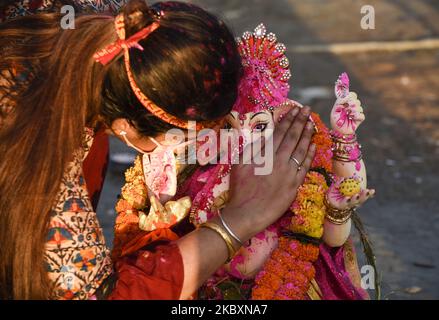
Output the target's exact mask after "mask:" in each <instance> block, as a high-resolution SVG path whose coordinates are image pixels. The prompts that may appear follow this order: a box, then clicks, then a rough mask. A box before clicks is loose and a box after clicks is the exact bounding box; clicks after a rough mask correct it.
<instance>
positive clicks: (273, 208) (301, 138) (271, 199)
mask: <svg viewBox="0 0 439 320" xmlns="http://www.w3.org/2000/svg"><path fill="white" fill-rule="evenodd" d="M310 112H311V110H310V108H309V107H305V108H303V109H302V110H300V109H299V108H294V109H293V110H292V111H291V112H289V113H288V114H287V115H286V116H285V117H283V118H282V120H281V121H280V123H279V124H278V125H277V126H276V128H275V130H274V133H273V135H272V139H273V148H272V150H273V152H272V155H270V154H268V155H267V154H264V152H266V151H267V150H268V148H267V145H268V143H269V142H268V141H266V142H265V144H264V146H263V149H264V148H265V150H262V154H264V157H265V160H266V161H273V166H272V168H273V170H272V172H271V173H270V174H268V175H255V168H257V167H258V166H257V165H254V164H238V165H234V166H233V169H232V173H231V178H230V179H231V180H230V202H229V203H228V205H227V206H226V208H225V209H224V211H223V216H224V217H225V219H227V221H228V222H229V223H230V225H231V226H232V227H233V228H234V229H235V230H236V233H237V234H239V235H240V237H241V239H242V240H243V241H246V240H248V239H250V238H251V237H252V236H253V235H255V234H257V233H258V232H260V231H262V230H264V229H265V228H267V227H268V226H269V225H271V224H272V223H274V222H275V221H276V220H278V219H279V218H280V217H281V216H282V215H283V214H284V213H285V212H286V211H287V210H288V207H289V205H290V204H291V203H292V202H293V201H294V199H295V198H296V194H297V189H298V187H299V186H300V185H301V184H302V183H303V180H304V178H305V175H306V173H307V172H308V169H309V167H310V165H311V162H312V159H313V157H314V154H315V146H310V143H311V137H312V134H313V131H314V126H313V124H312V122H311V121H309V116H310ZM250 151H251V149H250V148H249V146H247V147H246V149H245V150H244V152H243V158H244V159H245V158H246V156H247V155H248V154H249V152H250ZM259 156H261V153H259ZM252 158H254V159H255V158H257V156H256V157H252ZM293 158H294V159H296V161H297V163H296V161H295V160H293ZM298 164H299V165H300V166H299V165H298Z"/></svg>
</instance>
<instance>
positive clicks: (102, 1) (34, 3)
mask: <svg viewBox="0 0 439 320" xmlns="http://www.w3.org/2000/svg"><path fill="white" fill-rule="evenodd" d="M126 2H127V0H74V1H73V4H74V5H75V7H76V9H78V10H80V11H81V12H90V13H92V12H95V13H96V12H109V13H113V14H116V13H117V12H119V10H120V8H121V7H122V6H123V5H124V4H125V3H126ZM62 5H63V3H62V2H61V1H59V0H19V1H16V2H15V3H14V4H12V5H9V6H6V8H5V9H4V10H3V12H0V23H1V22H3V21H6V20H8V19H13V18H16V17H20V16H26V15H29V14H35V13H39V12H55V11H59V9H60V8H61V6H62Z"/></svg>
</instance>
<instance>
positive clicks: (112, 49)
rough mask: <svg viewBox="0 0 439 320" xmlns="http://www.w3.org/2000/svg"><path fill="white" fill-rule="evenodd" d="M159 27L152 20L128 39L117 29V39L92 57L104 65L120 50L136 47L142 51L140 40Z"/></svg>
mask: <svg viewBox="0 0 439 320" xmlns="http://www.w3.org/2000/svg"><path fill="white" fill-rule="evenodd" d="M158 27H159V24H158V23H156V22H154V23H153V24H151V25H149V26H148V27H146V28H143V29H142V30H140V31H139V32H137V33H135V34H133V35H132V36H131V37H129V38H128V39H126V40H125V39H124V38H125V37H121V34H122V33H121V31H122V30H117V31H118V35H119V39H118V40H117V41H116V42H113V43H111V44H109V45H108V46H106V47H105V48H104V49H101V50H99V51H98V52H96V53H95V55H94V56H93V58H94V59H95V60H96V62H99V63H101V64H103V65H104V66H105V65H107V64H108V63H110V62H111V61H112V60H113V59H114V58H115V57H117V56H118V55H119V54H120V53H121V51H122V50H125V49H129V48H137V49H139V50H142V51H143V48H142V46H141V45H140V44H139V41H140V40H143V39H145V38H146V37H148V36H149V35H150V34H151V33H152V32H154V31H155V30H156V29H157V28H158ZM124 33H125V30H123V34H124Z"/></svg>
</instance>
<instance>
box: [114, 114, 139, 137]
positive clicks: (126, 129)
mask: <svg viewBox="0 0 439 320" xmlns="http://www.w3.org/2000/svg"><path fill="white" fill-rule="evenodd" d="M133 130H134V129H133V128H132V127H131V125H130V124H129V122H128V121H127V119H122V118H119V119H116V120H114V121H113V123H112V124H111V131H112V132H113V133H114V134H115V135H117V136H123V135H127V134H128V133H130V132H131V131H133Z"/></svg>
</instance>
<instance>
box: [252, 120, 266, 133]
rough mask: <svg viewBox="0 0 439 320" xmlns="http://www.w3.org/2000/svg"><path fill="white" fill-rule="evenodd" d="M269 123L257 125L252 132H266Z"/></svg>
mask: <svg viewBox="0 0 439 320" xmlns="http://www.w3.org/2000/svg"><path fill="white" fill-rule="evenodd" d="M267 126H268V123H266V122H259V123H256V124H255V126H254V127H253V130H252V131H259V132H263V131H265V129H267Z"/></svg>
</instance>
